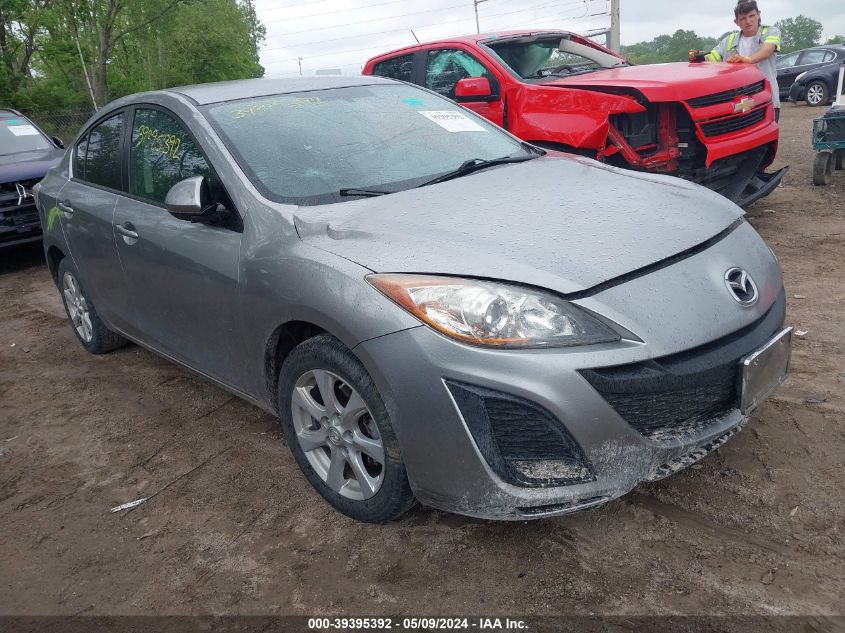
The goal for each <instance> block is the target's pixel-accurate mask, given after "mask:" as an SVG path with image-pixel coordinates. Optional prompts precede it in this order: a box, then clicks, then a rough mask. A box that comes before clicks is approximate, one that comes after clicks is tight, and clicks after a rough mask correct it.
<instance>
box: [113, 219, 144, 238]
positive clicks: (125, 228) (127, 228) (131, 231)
mask: <svg viewBox="0 0 845 633" xmlns="http://www.w3.org/2000/svg"><path fill="white" fill-rule="evenodd" d="M114 230H115V231H117V232H118V233H120V234H121V235H122V236H123V237H129V238H132V239H133V240H137V239H138V233H137V232H136V231H135V227H134V226H133V225H132V223H131V222H127V223H126V224H118V225H117V226H116V227H114Z"/></svg>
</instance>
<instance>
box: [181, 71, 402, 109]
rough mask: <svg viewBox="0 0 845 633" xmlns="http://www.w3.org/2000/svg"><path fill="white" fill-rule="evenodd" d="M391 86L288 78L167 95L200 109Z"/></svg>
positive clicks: (367, 80) (365, 80)
mask: <svg viewBox="0 0 845 633" xmlns="http://www.w3.org/2000/svg"><path fill="white" fill-rule="evenodd" d="M389 83H394V81H393V80H391V79H384V78H381V77H340V76H338V77H292V78H290V77H289V78H277V79H268V78H265V79H240V80H237V81H220V82H217V83H208V84H198V85H196V86H179V87H177V88H168V89H167V92H176V93H179V94H181V95H184V96H186V97H188V98H190V99H193V100H194V101H195V102H196V103H197V104H199V105H206V104H209V103H218V102H220V101H234V100H237V99H249V98H254V97H266V96H270V95H277V94H285V93H291V92H304V91H308V90H328V89H331V88H347V87H350V86H369V85H372V84H389Z"/></svg>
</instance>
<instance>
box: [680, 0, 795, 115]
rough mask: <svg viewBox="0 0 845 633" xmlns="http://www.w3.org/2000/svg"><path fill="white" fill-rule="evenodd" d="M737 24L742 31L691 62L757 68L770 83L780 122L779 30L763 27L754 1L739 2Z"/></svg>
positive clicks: (697, 55) (693, 52) (735, 18)
mask: <svg viewBox="0 0 845 633" xmlns="http://www.w3.org/2000/svg"><path fill="white" fill-rule="evenodd" d="M734 24H736V25H737V26H738V27H739V29H740V30H739V31H734V32H733V33H731V34H730V35H728V36H727V37H725V38H724V39H723V40H722V41H721V42H719V43H718V44H717V45H716V48H714V49H713V50H712V51H710V52H709V53H707V54H702V53H699V52H696V51H690V56H689V57H690V61H691V62H704V61H708V62H722V61H726V62H729V63H732V64H757V67H758V68H759V69H760V70H762V71H763V74H764V75H766V79H768V80H769V88H770V90H771V91H772V101H773V102H774V106H775V120H776V121H777V120H779V119H780V95H779V91H778V81H777V67H776V64H777V60H776V58H775V52H776V51H778V50H780V30H779V29H778V28H777V27H775V26H762V25H761V24H760V10H759V9H758V8H757V2H756V1H755V0H739V3H738V4H737V5H736V8H735V9H734Z"/></svg>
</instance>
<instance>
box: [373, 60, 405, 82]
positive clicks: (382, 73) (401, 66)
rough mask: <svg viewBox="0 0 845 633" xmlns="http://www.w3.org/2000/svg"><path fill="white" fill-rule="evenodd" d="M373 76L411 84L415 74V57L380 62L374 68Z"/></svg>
mask: <svg viewBox="0 0 845 633" xmlns="http://www.w3.org/2000/svg"><path fill="white" fill-rule="evenodd" d="M373 74H374V75H378V76H379V77H389V78H390V79H398V80H400V81H408V82H410V81H411V77H412V76H413V74H414V56H413V54H411V55H402V56H401V57H394V58H392V59H386V60H384V61H383V62H379V63H378V64H376V65H375V66H374V67H373Z"/></svg>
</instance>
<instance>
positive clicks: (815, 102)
mask: <svg viewBox="0 0 845 633" xmlns="http://www.w3.org/2000/svg"><path fill="white" fill-rule="evenodd" d="M829 93H830V90H828V88H827V84H826V83H825V82H823V81H813V82H811V83H810V85H809V86H807V93H806V96H805V97H804V99H806V101H807V105H808V106H820V105H824V104H826V103H827V101H828V99H829V98H830V94H829Z"/></svg>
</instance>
